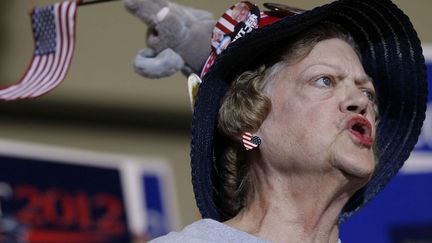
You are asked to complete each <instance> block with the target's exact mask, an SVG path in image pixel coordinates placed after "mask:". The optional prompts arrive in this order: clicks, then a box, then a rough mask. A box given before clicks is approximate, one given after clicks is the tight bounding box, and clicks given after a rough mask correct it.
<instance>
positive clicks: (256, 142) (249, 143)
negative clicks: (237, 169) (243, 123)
mask: <svg viewBox="0 0 432 243" xmlns="http://www.w3.org/2000/svg"><path fill="white" fill-rule="evenodd" d="M242 142H243V146H244V147H245V149H246V150H251V149H254V148H258V147H259V146H260V144H261V138H259V137H258V136H253V135H252V134H251V133H249V132H245V133H243V137H242Z"/></svg>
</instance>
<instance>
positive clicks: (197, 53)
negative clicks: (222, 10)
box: [123, 0, 216, 78]
mask: <svg viewBox="0 0 432 243" xmlns="http://www.w3.org/2000/svg"><path fill="white" fill-rule="evenodd" d="M123 2H124V5H125V7H126V8H127V9H128V10H129V12H131V13H132V14H133V15H135V16H136V17H138V18H139V19H141V20H142V21H143V22H144V23H145V24H147V26H148V33H147V48H144V49H142V50H140V51H139V53H138V54H137V56H136V57H135V60H134V68H135V71H136V72H137V73H139V74H140V75H142V76H144V77H147V78H162V77H167V76H170V75H173V74H175V73H176V72H177V71H179V70H181V71H182V72H183V74H185V75H186V76H188V75H189V74H191V73H197V72H199V70H200V69H201V67H202V65H203V64H204V62H205V60H206V58H207V57H208V56H209V54H210V51H211V49H210V39H211V34H212V30H213V27H214V25H215V23H216V21H215V20H214V19H213V15H212V14H211V13H210V12H207V11H204V10H198V9H194V8H190V7H186V6H182V5H179V4H176V3H173V2H170V1H166V0H123Z"/></svg>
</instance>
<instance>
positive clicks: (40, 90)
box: [0, 1, 77, 100]
mask: <svg viewBox="0 0 432 243" xmlns="http://www.w3.org/2000/svg"><path fill="white" fill-rule="evenodd" d="M76 7H77V4H76V2H75V1H68V2H61V3H56V4H54V5H49V6H45V7H37V8H34V9H33V11H32V13H31V22H32V29H33V38H34V42H35V48H34V53H33V58H32V60H31V62H30V64H29V66H28V68H27V71H26V72H25V73H24V75H23V77H22V78H21V79H20V80H19V81H18V82H16V83H14V84H12V85H9V86H7V87H4V88H1V89H0V99H1V100H16V99H26V98H35V97H38V96H41V95H43V94H45V93H47V92H49V91H50V90H52V89H54V88H55V87H57V85H59V84H60V82H61V81H63V79H64V78H65V76H66V73H67V71H68V69H69V66H70V62H71V59H72V54H73V51H74V48H75V17H76Z"/></svg>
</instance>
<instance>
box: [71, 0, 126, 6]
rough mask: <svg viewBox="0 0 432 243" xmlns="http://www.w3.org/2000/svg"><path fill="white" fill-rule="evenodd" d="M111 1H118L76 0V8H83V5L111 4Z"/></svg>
mask: <svg viewBox="0 0 432 243" xmlns="http://www.w3.org/2000/svg"><path fill="white" fill-rule="evenodd" d="M113 1H119V0H94V1H85V0H78V1H77V5H78V6H85V5H90V4H96V3H106V2H113Z"/></svg>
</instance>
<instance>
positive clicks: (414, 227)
mask: <svg viewBox="0 0 432 243" xmlns="http://www.w3.org/2000/svg"><path fill="white" fill-rule="evenodd" d="M424 53H425V57H426V63H427V75H428V84H429V87H432V48H431V47H429V48H424ZM429 89H431V88H429ZM431 185H432V92H430V91H429V94H428V109H427V112H426V119H425V121H424V124H423V128H422V132H421V135H420V138H419V141H418V143H417V145H416V147H415V149H414V151H413V152H412V153H411V156H410V158H409V160H408V161H407V162H406V163H405V165H404V167H403V168H402V171H401V172H400V173H399V174H398V175H397V176H395V178H394V179H392V181H391V182H390V183H389V185H388V186H387V187H386V188H385V189H384V190H383V191H382V192H381V193H380V194H378V195H377V197H376V198H374V199H373V200H372V201H371V202H370V203H368V204H367V205H366V206H365V207H364V208H362V209H360V211H359V212H357V213H356V214H354V215H353V216H352V217H351V218H350V219H348V220H347V221H346V222H344V223H342V225H341V227H340V238H341V240H342V242H348V243H364V242H374V243H408V242H413V243H414V242H419V243H420V242H432V186H431Z"/></svg>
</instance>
